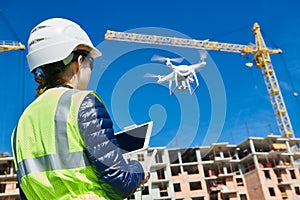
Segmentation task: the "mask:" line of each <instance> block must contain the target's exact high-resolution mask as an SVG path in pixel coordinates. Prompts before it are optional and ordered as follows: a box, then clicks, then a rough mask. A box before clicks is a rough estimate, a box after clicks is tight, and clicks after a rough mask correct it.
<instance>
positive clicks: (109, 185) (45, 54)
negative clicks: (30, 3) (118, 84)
mask: <svg viewBox="0 0 300 200" xmlns="http://www.w3.org/2000/svg"><path fill="white" fill-rule="evenodd" d="M98 56H101V52H99V51H98V50H97V49H96V48H95V47H94V46H93V44H92V42H91V41H90V39H89V37H88V35H87V34H86V33H85V31H84V30H82V29H81V28H80V26H79V25H77V24H76V23H74V22H72V21H70V20H67V19H62V18H52V19H48V20H45V21H43V22H42V23H40V24H38V25H37V26H36V27H35V28H34V29H33V30H32V31H31V33H30V37H29V40H28V55H27V60H28V63H29V67H30V71H31V72H32V73H34V75H35V80H36V81H37V83H38V84H39V85H38V88H37V90H36V91H37V98H36V99H35V101H33V102H32V103H31V104H30V105H29V106H28V107H27V108H26V109H25V111H24V112H23V114H22V116H21V118H20V120H19V122H18V125H17V127H16V128H15V130H14V133H13V135H12V147H13V156H14V159H15V166H16V170H17V176H18V181H19V184H20V189H21V197H22V198H23V199H26V198H27V199H124V198H125V197H127V196H129V195H130V194H131V193H133V192H134V191H135V190H136V188H137V187H138V186H139V185H140V184H144V183H146V182H147V180H148V179H149V175H150V174H149V172H144V170H143V167H142V165H141V164H140V163H139V162H138V161H131V162H129V163H126V161H125V160H124V158H123V156H122V154H121V151H120V149H119V148H118V143H117V141H116V138H115V136H114V130H113V125H112V121H111V119H110V116H109V114H108V112H107V110H106V108H105V106H104V104H103V102H102V101H101V99H100V97H99V96H98V95H97V94H96V93H95V92H93V91H87V90H86V87H87V85H88V82H89V79H90V76H91V71H92V68H93V60H94V58H96V57H98Z"/></svg>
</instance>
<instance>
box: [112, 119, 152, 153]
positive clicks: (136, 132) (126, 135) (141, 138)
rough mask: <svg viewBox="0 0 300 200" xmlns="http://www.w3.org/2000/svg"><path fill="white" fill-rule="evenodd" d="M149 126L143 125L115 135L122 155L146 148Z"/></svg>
mask: <svg viewBox="0 0 300 200" xmlns="http://www.w3.org/2000/svg"><path fill="white" fill-rule="evenodd" d="M149 131H150V133H151V130H149V124H148V123H146V124H143V125H140V126H137V127H135V128H133V129H129V130H123V131H120V132H118V133H116V138H117V141H118V143H119V147H120V149H121V151H122V153H127V152H133V151H136V150H141V149H143V148H146V147H148V143H149V137H150V134H149Z"/></svg>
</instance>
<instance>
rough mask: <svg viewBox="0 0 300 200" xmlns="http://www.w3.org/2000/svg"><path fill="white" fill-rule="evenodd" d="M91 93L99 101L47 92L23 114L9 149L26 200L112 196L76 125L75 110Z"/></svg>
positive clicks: (71, 92) (57, 90)
mask: <svg viewBox="0 0 300 200" xmlns="http://www.w3.org/2000/svg"><path fill="white" fill-rule="evenodd" d="M91 93H92V94H94V95H95V96H96V97H97V98H99V97H98V96H97V95H96V94H95V93H93V92H90V91H79V90H74V89H68V88H63V87H60V88H52V89H48V90H47V91H46V92H45V93H44V94H42V95H41V96H39V97H38V98H37V99H36V100H35V101H34V102H32V103H31V104H30V105H29V106H28V107H27V108H26V110H25V111H24V113H23V114H22V116H21V118H20V120H19V122H18V125H17V127H16V128H15V130H14V133H13V135H12V147H13V156H14V159H15V166H16V170H17V175H18V180H19V183H20V187H21V188H22V190H23V191H24V193H25V195H26V197H27V198H28V199H35V200H36V199H39V200H42V199H47V200H48V199H60V200H61V199H111V197H110V198H109V197H108V195H107V193H113V191H111V188H110V186H108V185H107V184H106V183H104V182H101V181H100V180H99V179H98V178H97V176H96V172H95V169H94V167H93V166H92V165H91V163H90V162H89V160H88V158H87V155H86V153H85V144H84V142H83V139H82V137H81V135H80V132H79V128H78V125H77V116H78V111H79V107H80V105H81V103H82V101H83V99H84V98H85V97H86V95H88V94H91ZM99 100H100V99H99ZM113 196H114V195H113ZM98 197H99V198H98ZM100 197H101V198H100ZM114 199H115V198H114Z"/></svg>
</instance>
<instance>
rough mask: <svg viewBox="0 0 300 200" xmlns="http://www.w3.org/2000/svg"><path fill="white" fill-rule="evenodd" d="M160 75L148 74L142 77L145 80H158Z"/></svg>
mask: <svg viewBox="0 0 300 200" xmlns="http://www.w3.org/2000/svg"><path fill="white" fill-rule="evenodd" d="M159 76H160V75H155V74H150V73H146V74H145V75H144V77H146V78H158V77H159Z"/></svg>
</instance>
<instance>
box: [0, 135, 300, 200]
mask: <svg viewBox="0 0 300 200" xmlns="http://www.w3.org/2000/svg"><path fill="white" fill-rule="evenodd" d="M299 142H300V138H282V137H281V136H278V135H268V136H267V137H265V138H260V137H250V138H248V139H247V140H245V141H243V142H242V143H240V144H238V145H231V144H228V143H215V144H212V145H211V146H202V147H194V148H166V147H155V148H150V149H148V150H147V151H143V152H138V153H135V154H134V155H133V156H132V157H131V158H130V159H134V160H138V161H140V162H141V163H143V164H146V163H145V162H146V161H147V159H149V158H150V157H151V155H152V153H153V151H154V150H155V149H156V150H157V154H156V156H155V161H154V162H153V163H152V165H151V170H150V171H151V178H150V180H149V181H148V183H146V184H145V185H143V187H142V188H141V189H139V190H137V191H136V192H135V193H134V194H132V195H131V196H130V197H129V198H127V199H131V200H134V199H144V200H159V199H165V200H219V199H222V200H229V199H230V200H265V199H268V200H272V199H273V200H278V199H295V200H296V199H300V170H299V164H300V163H299V159H300V149H299ZM0 199H1V200H17V199H19V190H18V184H17V177H16V172H15V170H14V165H13V157H9V155H8V154H1V158H0Z"/></svg>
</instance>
